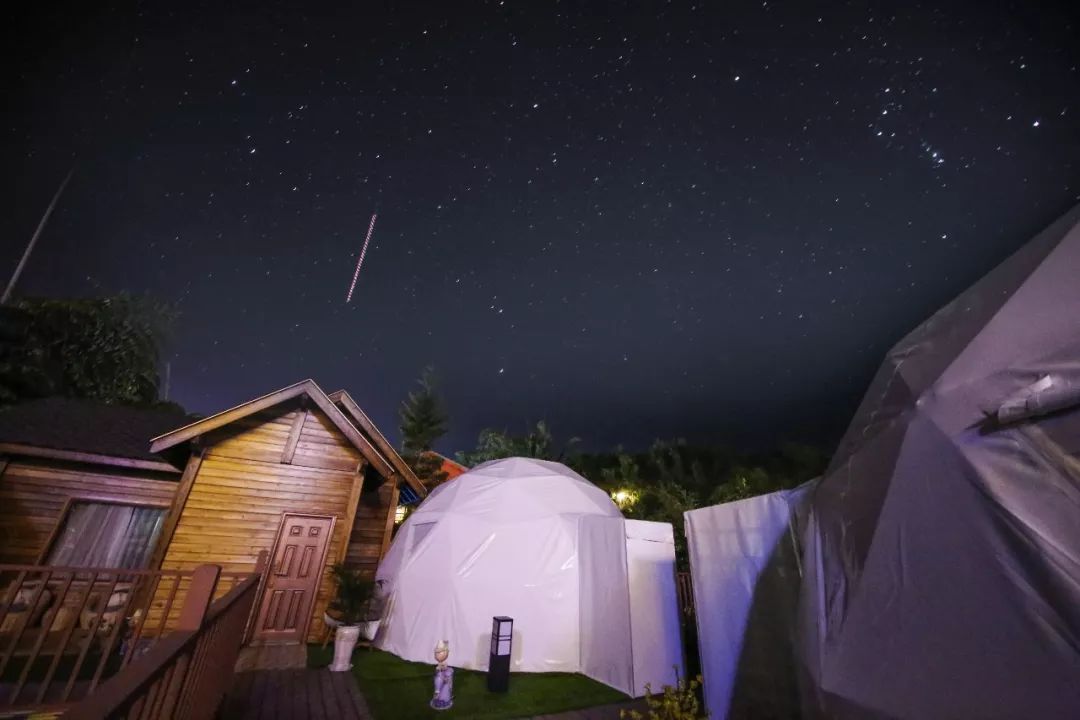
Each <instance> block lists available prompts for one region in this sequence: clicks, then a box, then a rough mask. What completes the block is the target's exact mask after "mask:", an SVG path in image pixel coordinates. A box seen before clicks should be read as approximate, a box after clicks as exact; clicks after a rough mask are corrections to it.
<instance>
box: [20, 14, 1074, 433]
mask: <svg viewBox="0 0 1080 720" xmlns="http://www.w3.org/2000/svg"><path fill="white" fill-rule="evenodd" d="M38 5H39V6H41V5H44V4H40V3H39V4H38ZM86 5H88V6H94V5H97V3H86ZM302 5H304V4H303V3H296V4H292V5H281V6H278V5H277V4H276V3H264V4H260V5H252V6H250V7H249V8H248V9H235V8H234V4H233V3H225V2H214V3H202V2H185V3H182V4H180V3H175V4H172V8H171V9H169V4H156V3H148V2H147V3H135V2H129V3H125V4H113V5H111V6H109V7H108V9H104V10H102V9H92V8H91V9H88V8H85V7H83V8H73V7H72V8H64V7H60V6H55V7H35V8H33V10H26V9H25V8H26V7H27V4H23V5H22V7H23V8H24V9H23V10H21V11H20V12H23V13H27V12H32V13H36V14H32V15H28V14H23V15H16V16H14V17H11V16H9V17H8V18H7V20H6V21H5V24H6V25H7V29H6V30H4V31H3V32H4V33H5V34H6V36H5V42H6V47H7V48H8V51H9V61H8V62H7V63H6V65H5V67H4V69H3V72H4V74H5V75H6V78H5V86H4V87H5V90H6V92H5V96H6V102H5V111H4V116H3V118H4V123H3V133H4V134H3V147H2V156H0V157H2V161H3V167H4V168H5V170H6V172H5V173H4V175H5V177H4V180H3V182H4V190H5V192H4V193H3V201H2V202H3V207H2V211H3V212H2V215H3V220H4V227H3V247H2V251H0V268H5V270H4V278H5V282H6V278H7V276H8V274H10V272H11V269H12V268H14V265H15V263H16V261H17V259H18V255H19V253H20V252H21V251H22V247H23V245H24V244H25V242H26V241H27V240H28V239H29V237H30V235H31V233H32V232H33V229H34V226H35V225H36V223H37V222H38V220H39V218H40V216H41V213H42V212H43V210H44V208H45V206H46V205H47V204H48V201H49V199H50V197H51V196H52V193H53V192H54V191H55V189H56V187H57V186H58V185H59V183H60V181H61V180H62V178H63V177H64V175H65V174H66V173H67V172H68V170H69V169H70V168H71V167H72V164H73V163H74V165H75V168H76V170H75V176H74V178H73V180H72V182H71V184H70V186H69V187H68V190H67V192H66V194H65V195H64V197H63V198H62V200H61V203H60V205H59V207H58V209H57V212H56V214H55V215H54V217H53V220H52V222H51V223H50V226H49V227H48V229H47V231H46V232H45V234H44V235H43V236H42V239H41V241H40V244H39V246H38V249H37V251H36V252H35V255H34V256H33V258H32V259H31V262H30V264H29V266H28V268H27V270H26V272H25V274H24V275H23V279H22V281H21V284H20V286H19V292H20V293H21V294H27V295H54V296H80V295H92V294H101V293H111V292H117V291H121V290H127V291H130V292H134V293H149V294H151V295H153V296H154V297H156V298H159V299H161V300H166V301H170V302H174V303H176V304H177V305H178V306H179V309H180V311H181V313H182V315H181V318H180V320H179V322H178V325H177V327H176V329H175V333H174V337H173V339H172V341H171V345H170V347H169V351H168V354H167V355H168V357H169V359H170V361H171V379H172V383H171V397H172V399H175V400H177V401H178V402H180V403H182V404H183V405H185V406H186V407H187V408H188V409H189V410H191V411H196V412H201V413H208V412H212V411H217V410H220V409H223V408H225V407H228V406H230V405H233V404H236V403H238V402H242V401H245V400H248V399H250V398H252V397H255V396H258V395H261V394H263V393H266V392H268V391H270V390H273V389H276V388H278V387H280V386H283V385H286V384H289V383H292V382H295V381H296V380H299V379H302V378H306V377H312V378H314V379H315V380H316V381H317V382H319V383H320V385H322V387H323V388H324V389H326V390H327V391H330V390H335V389H338V388H339V387H345V388H347V389H348V390H349V391H350V392H351V393H352V394H353V395H354V397H356V399H357V400H358V402H359V403H360V404H361V405H362V406H363V407H364V408H365V409H366V410H367V412H368V413H369V414H370V415H371V416H372V418H373V419H374V420H375V422H376V423H377V424H379V425H380V426H381V427H382V429H383V430H384V431H386V432H387V434H388V435H390V436H391V438H392V439H393V440H395V441H396V439H397V436H398V432H397V413H396V410H397V405H398V403H399V402H400V401H401V399H402V398H403V397H404V395H405V394H406V392H407V391H408V390H409V389H410V386H411V385H412V383H413V382H414V380H415V378H416V377H417V376H418V375H419V373H420V371H421V370H422V368H423V367H424V366H425V365H427V364H433V365H435V367H436V369H437V371H438V374H439V377H440V379H441V384H442V388H443V392H444V395H445V398H446V401H447V405H448V409H449V411H450V414H451V422H452V430H451V433H450V434H449V435H448V436H447V437H446V438H445V439H444V441H443V442H442V443H440V444H439V446H438V449H441V450H443V451H446V452H451V451H454V450H457V449H463V448H466V447H470V446H471V444H472V442H473V441H474V440H475V437H476V433H477V431H478V430H480V429H481V428H482V427H487V426H495V427H505V428H508V429H510V430H512V431H523V430H524V429H525V424H526V422H528V421H534V420H536V419H540V418H545V419H547V420H548V422H549V424H550V425H551V426H552V429H553V431H554V433H555V435H556V437H557V438H566V437H568V436H570V435H578V436H581V437H582V438H584V439H585V440H586V444H587V446H591V447H594V448H602V447H610V446H612V445H614V444H616V443H623V444H625V445H628V446H631V447H633V446H640V445H642V444H644V443H647V442H649V441H650V440H651V439H653V438H655V437H665V438H670V437H685V438H688V439H690V440H695V441H707V442H727V443H732V444H736V443H745V444H758V445H765V444H770V443H773V442H776V441H778V440H781V439H785V438H791V439H795V438H808V439H821V438H824V439H828V438H829V437H832V436H833V434H834V433H835V432H836V431H837V430H838V429H842V426H843V425H844V423H846V421H847V420H848V419H849V417H850V413H851V412H852V410H853V408H854V405H855V403H856V401H857V400H858V397H859V396H860V395H861V393H862V392H863V390H864V389H865V386H866V383H867V382H868V380H869V378H870V375H871V374H872V372H873V370H874V368H875V367H876V366H877V364H878V363H879V362H880V360H881V358H882V356H883V354H884V352H885V351H886V350H887V349H888V348H889V347H890V346H891V345H892V344H893V343H894V342H895V341H896V340H898V339H899V337H900V336H902V335H903V334H904V333H906V332H907V331H909V330H910V329H911V328H912V327H914V326H915V325H916V324H918V323H919V322H920V321H921V320H922V319H923V318H924V317H925V316H927V315H928V314H929V313H931V312H932V311H933V310H935V309H936V308H937V307H938V306H940V305H941V304H943V303H944V302H946V301H947V300H948V299H950V298H951V297H952V296H954V295H955V294H956V293H957V292H959V291H960V290H962V289H963V288H964V287H965V286H967V285H968V284H970V282H972V281H973V280H975V279H976V278H977V277H979V276H980V275H982V274H983V273H984V272H985V271H987V270H988V269H989V268H990V267H992V266H993V265H995V264H996V263H997V262H998V261H1000V260H1001V259H1003V258H1004V257H1005V256H1006V255H1008V254H1009V253H1010V252H1012V251H1013V250H1015V249H1016V248H1017V247H1019V246H1020V245H1022V244H1023V243H1024V242H1025V241H1026V240H1027V239H1029V237H1030V236H1031V235H1032V234H1033V233H1034V232H1036V231H1037V230H1039V229H1041V228H1042V227H1043V226H1044V225H1046V224H1047V223H1049V222H1050V221H1051V220H1053V219H1054V218H1055V217H1056V216H1058V215H1059V214H1061V213H1062V212H1064V211H1065V210H1066V209H1067V208H1069V207H1070V206H1071V205H1072V204H1074V203H1076V202H1077V201H1078V199H1080V165H1078V159H1080V122H1078V119H1080V69H1078V68H1080V37H1078V32H1077V29H1078V26H1077V14H1078V12H1080V11H1078V10H1075V9H1074V10H1070V9H1069V4H1066V3H1062V4H1061V5H1048V4H1043V6H1042V7H1038V5H1039V4H1038V3H1023V2H1017V3H1013V4H1012V6H1011V7H1005V6H1004V5H1002V6H1000V7H999V4H997V3H978V4H970V5H966V6H965V4H963V3H942V4H941V8H934V7H933V6H932V5H930V4H917V3H892V4H891V5H884V4H883V5H876V4H864V3H844V4H841V3H805V2H800V3H795V2H790V3H772V2H764V3H763V2H756V3H735V2H723V3H720V2H712V3H703V2H699V3H696V4H691V3H682V2H672V3H656V4H651V3H644V2H642V3H600V2H591V3H567V2H561V3H560V2H548V3H541V2H535V3H525V2H510V1H507V2H498V1H495V2H482V3H480V2H478V3H455V2H442V3H437V4H432V5H428V6H422V5H419V4H415V3H397V4H392V5H383V4H381V3H380V4H377V3H367V2H357V3H348V4H347V5H349V6H351V7H350V8H349V9H341V8H335V9H324V10H314V9H311V8H302V7H301V6H302ZM342 5H343V6H344V5H346V4H342ZM1073 6H1074V7H1075V6H1076V4H1075V3H1074V4H1073ZM253 8H254V9H253ZM8 12H9V13H10V12H12V11H11V10H10V9H9V10H8ZM41 13H48V14H47V15H42V14H41ZM76 155H77V159H76V157H75V156H76ZM373 212H378V222H377V225H376V228H375V234H374V238H373V240H372V242H371V246H370V248H369V250H368V253H367V256H366V259H365V261H364V265H363V268H362V270H361V273H360V277H359V281H358V283H357V287H356V292H355V295H354V297H353V300H352V302H351V303H350V304H345V295H346V291H347V290H348V285H349V281H350V280H351V278H352V275H353V270H354V267H355V264H356V260H357V257H358V255H359V252H360V247H361V245H362V242H363V239H364V233H365V232H366V230H367V226H368V221H369V219H370V217H371V214H372V213H373Z"/></svg>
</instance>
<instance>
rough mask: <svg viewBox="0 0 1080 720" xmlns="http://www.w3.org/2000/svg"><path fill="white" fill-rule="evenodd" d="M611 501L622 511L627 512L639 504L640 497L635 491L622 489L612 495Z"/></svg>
mask: <svg viewBox="0 0 1080 720" xmlns="http://www.w3.org/2000/svg"><path fill="white" fill-rule="evenodd" d="M611 499H612V500H614V501H615V504H616V505H618V506H619V509H620V510H625V509H626V508H628V507H630V506H631V505H633V504H634V503H635V502H637V499H638V496H637V493H636V492H634V491H633V490H621V489H620V490H616V491H615V492H613V493H611Z"/></svg>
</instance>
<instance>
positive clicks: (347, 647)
mask: <svg viewBox="0 0 1080 720" xmlns="http://www.w3.org/2000/svg"><path fill="white" fill-rule="evenodd" d="M331 572H332V573H333V576H334V579H335V580H336V581H337V597H336V598H335V599H334V601H333V603H331V608H332V609H333V610H335V611H336V614H337V615H338V617H337V621H338V622H339V623H340V625H339V626H338V628H337V631H336V632H335V633H334V662H333V664H332V665H331V666H330V669H331V670H333V671H335V672H344V671H346V670H348V669H349V668H351V667H352V665H351V664H350V663H349V660H350V659H351V658H352V653H353V649H354V648H355V647H356V641H357V640H358V639H359V637H360V635H361V632H362V633H363V635H364V638H365V639H367V640H374V639H375V633H377V632H378V630H379V620H380V610H381V608H380V607H379V604H380V603H379V602H378V599H379V597H378V590H379V585H380V583H378V582H376V581H375V580H371V579H369V578H367V577H365V576H364V574H363V573H361V572H360V571H359V570H352V569H349V568H347V567H345V566H344V565H342V564H340V563H338V564H337V565H334V566H333V568H331Z"/></svg>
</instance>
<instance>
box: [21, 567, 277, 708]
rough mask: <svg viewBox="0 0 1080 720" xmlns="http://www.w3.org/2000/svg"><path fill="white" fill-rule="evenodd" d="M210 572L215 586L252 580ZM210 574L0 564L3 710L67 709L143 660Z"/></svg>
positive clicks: (227, 587) (230, 587)
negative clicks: (199, 582) (200, 581)
mask: <svg viewBox="0 0 1080 720" xmlns="http://www.w3.org/2000/svg"><path fill="white" fill-rule="evenodd" d="M213 569H214V570H215V571H216V572H215V583H214V587H217V590H218V592H222V591H225V592H226V594H227V595H228V594H232V593H234V592H235V591H236V590H238V589H239V588H240V587H241V586H242V585H244V584H245V583H248V585H249V586H250V585H251V583H250V582H248V581H249V580H250V579H251V576H250V575H249V574H241V573H227V574H222V573H220V571H219V570H218V569H217V568H213ZM207 572H208V571H207V570H204V569H203V568H198V569H196V570H194V571H190V570H189V571H150V570H124V569H118V568H75V567H46V566H34V565H0V711H4V710H55V711H59V710H66V709H68V708H70V707H71V706H72V703H74V702H77V701H79V700H81V699H83V698H86V697H89V696H91V695H92V694H95V693H96V692H97V691H100V690H101V689H103V688H104V687H105V686H106V685H107V684H108V682H109V681H110V678H113V677H118V676H120V675H123V674H124V673H125V672H127V671H128V670H129V669H130V668H132V667H134V666H137V665H141V663H142V662H143V660H144V658H145V657H147V656H148V655H149V653H151V652H152V651H154V649H155V648H156V647H157V646H158V645H160V644H161V643H163V642H164V641H165V640H166V639H168V638H169V637H171V635H169V633H170V632H171V631H173V630H178V629H179V627H180V624H179V623H180V622H181V621H182V620H183V619H184V618H185V617H187V615H186V614H187V613H188V607H189V605H191V603H192V602H193V601H195V600H197V596H196V595H193V594H192V593H193V591H195V590H198V589H199V588H200V587H201V586H200V585H199V584H198V583H196V580H197V579H198V578H200V577H205V576H206V573H207ZM200 573H202V574H201V575H200ZM219 579H220V581H221V582H220V583H218V582H217V581H218V580H219ZM257 582H258V581H257V579H256V580H255V581H254V583H255V584H256V585H257ZM214 587H211V596H208V599H207V600H206V603H204V604H203V606H202V607H203V610H204V611H205V610H206V605H207V604H208V603H209V597H212V593H213V592H214ZM185 593H186V598H185V599H184V600H182V601H179V602H178V597H181V596H185ZM222 599H224V598H222ZM181 602H182V603H183V607H182V608H179V605H180V604H181ZM241 634H242V630H241Z"/></svg>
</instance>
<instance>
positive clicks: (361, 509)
mask: <svg viewBox="0 0 1080 720" xmlns="http://www.w3.org/2000/svg"><path fill="white" fill-rule="evenodd" d="M389 504H390V493H387V492H378V491H377V490H376V489H374V488H372V489H365V492H364V494H363V495H361V496H360V504H359V506H358V507H357V509H356V523H355V524H354V525H353V531H352V535H350V537H349V548H348V552H347V554H346V558H345V564H346V565H347V566H349V567H350V568H355V569H358V570H363V571H364V572H365V573H366V574H367V575H368V576H369V577H375V571H376V570H377V569H378V567H379V563H380V562H381V561H382V547H383V540H384V536H385V534H386V516H387V514H388V513H393V512H394V510H395V509H396V508H392V507H390V506H389Z"/></svg>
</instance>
